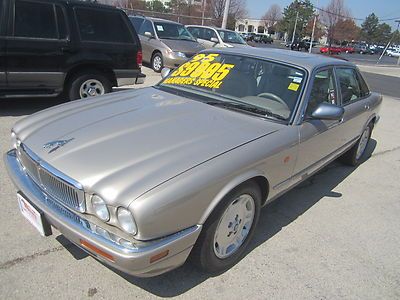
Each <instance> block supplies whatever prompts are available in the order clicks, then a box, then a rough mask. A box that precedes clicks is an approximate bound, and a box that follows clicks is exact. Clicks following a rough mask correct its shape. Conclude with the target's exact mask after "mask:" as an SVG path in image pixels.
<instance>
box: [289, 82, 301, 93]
mask: <svg viewBox="0 0 400 300" xmlns="http://www.w3.org/2000/svg"><path fill="white" fill-rule="evenodd" d="M299 86H300V85H299V84H297V83H293V82H292V83H290V84H289V86H288V90H291V91H295V92H297V90H298V89H299Z"/></svg>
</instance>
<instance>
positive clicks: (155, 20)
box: [129, 15, 182, 25]
mask: <svg viewBox="0 0 400 300" xmlns="http://www.w3.org/2000/svg"><path fill="white" fill-rule="evenodd" d="M129 18H141V19H147V20H150V21H153V22H163V23H171V24H178V25H182V24H181V23H179V22H175V21H171V20H167V19H161V18H153V17H146V16H143V15H129Z"/></svg>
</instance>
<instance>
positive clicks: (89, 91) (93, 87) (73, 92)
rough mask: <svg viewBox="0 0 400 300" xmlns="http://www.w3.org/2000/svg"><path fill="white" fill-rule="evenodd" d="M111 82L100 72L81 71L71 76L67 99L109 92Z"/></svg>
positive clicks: (89, 96) (83, 97)
mask: <svg viewBox="0 0 400 300" xmlns="http://www.w3.org/2000/svg"><path fill="white" fill-rule="evenodd" d="M111 88H112V86H111V82H110V80H109V79H108V78H107V77H106V76H104V75H103V74H102V73H100V72H98V71H94V70H88V71H82V72H79V73H77V74H75V75H73V76H72V78H71V80H70V82H69V85H68V91H67V92H68V98H69V100H71V101H72V100H76V99H85V98H91V97H95V96H99V95H103V94H106V93H109V92H111Z"/></svg>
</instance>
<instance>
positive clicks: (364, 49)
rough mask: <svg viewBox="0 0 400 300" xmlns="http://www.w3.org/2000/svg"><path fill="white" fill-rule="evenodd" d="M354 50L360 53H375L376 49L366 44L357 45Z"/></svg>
mask: <svg viewBox="0 0 400 300" xmlns="http://www.w3.org/2000/svg"><path fill="white" fill-rule="evenodd" d="M354 51H355V52H357V53H360V54H374V51H373V50H372V49H370V48H369V47H368V46H367V45H366V44H357V45H355V46H354Z"/></svg>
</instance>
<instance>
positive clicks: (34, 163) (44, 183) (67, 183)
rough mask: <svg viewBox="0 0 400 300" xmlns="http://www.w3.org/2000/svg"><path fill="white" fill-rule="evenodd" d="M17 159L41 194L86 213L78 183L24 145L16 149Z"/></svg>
mask: <svg viewBox="0 0 400 300" xmlns="http://www.w3.org/2000/svg"><path fill="white" fill-rule="evenodd" d="M17 157H18V160H19V162H20V164H21V165H22V167H23V168H24V170H25V172H26V174H27V175H28V176H29V177H30V178H31V179H32V180H33V181H34V182H35V183H36V184H37V185H38V186H40V188H41V189H42V190H43V192H45V193H46V194H48V195H49V196H51V197H52V198H54V199H55V200H57V201H58V202H59V203H60V204H63V205H65V206H67V207H69V208H72V209H74V210H76V211H79V212H85V211H86V202H85V193H84V191H83V187H82V185H81V184H80V183H78V182H76V181H75V180H73V179H72V178H70V177H68V176H66V175H65V174H63V173H61V172H60V171H58V170H57V169H55V168H53V167H52V166H50V165H49V164H47V163H46V162H44V161H42V160H41V159H40V158H39V157H38V156H37V155H36V154H35V153H33V152H32V151H31V150H30V149H29V148H28V147H26V146H25V145H24V144H21V145H20V146H19V147H18V149H17Z"/></svg>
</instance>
